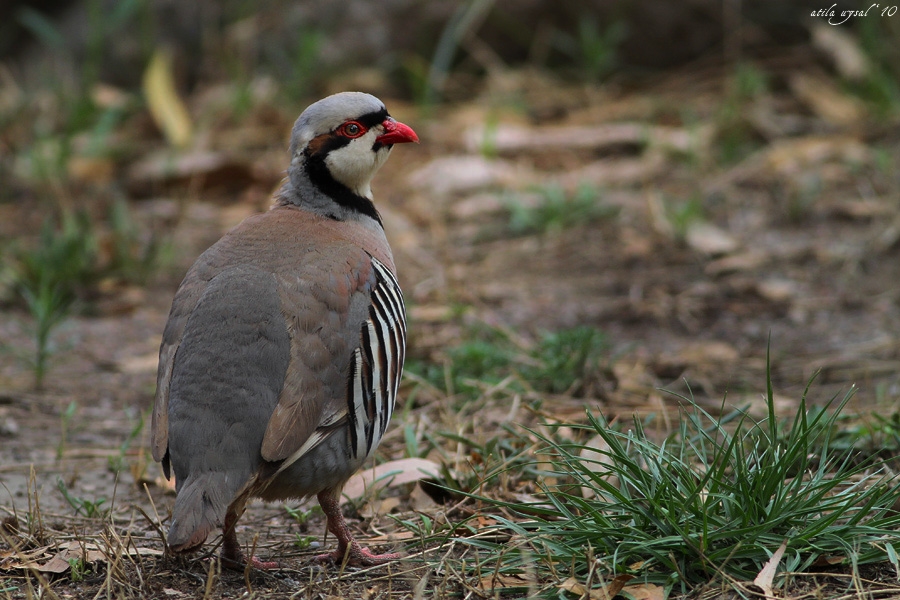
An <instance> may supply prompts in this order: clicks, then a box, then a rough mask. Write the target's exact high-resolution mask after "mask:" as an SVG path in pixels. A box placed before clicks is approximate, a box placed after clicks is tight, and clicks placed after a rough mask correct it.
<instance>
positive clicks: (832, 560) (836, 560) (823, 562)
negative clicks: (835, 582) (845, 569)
mask: <svg viewBox="0 0 900 600" xmlns="http://www.w3.org/2000/svg"><path fill="white" fill-rule="evenodd" d="M846 558H847V557H845V556H820V557H819V558H817V559H816V561H815V562H814V563H813V564H811V565H810V566H811V567H833V566H835V565H839V564H841V563H843V562H844V561H845V560H846Z"/></svg>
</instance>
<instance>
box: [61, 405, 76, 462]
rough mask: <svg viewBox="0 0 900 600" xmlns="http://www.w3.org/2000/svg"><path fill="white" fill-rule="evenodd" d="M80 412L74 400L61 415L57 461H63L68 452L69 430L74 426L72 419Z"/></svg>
mask: <svg viewBox="0 0 900 600" xmlns="http://www.w3.org/2000/svg"><path fill="white" fill-rule="evenodd" d="M77 410H78V403H77V402H75V401H74V400H72V401H71V402H69V405H68V406H67V407H66V410H64V411H63V412H62V414H60V415H59V441H58V442H57V443H56V460H61V459H62V457H63V454H65V452H66V445H67V444H68V442H69V428H70V427H71V426H72V418H73V417H74V416H75V411H77Z"/></svg>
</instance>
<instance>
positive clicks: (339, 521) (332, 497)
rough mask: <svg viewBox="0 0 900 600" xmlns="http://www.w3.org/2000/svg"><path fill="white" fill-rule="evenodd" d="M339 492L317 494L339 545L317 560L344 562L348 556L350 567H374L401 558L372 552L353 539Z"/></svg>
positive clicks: (329, 491) (395, 555)
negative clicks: (342, 509)
mask: <svg viewBox="0 0 900 600" xmlns="http://www.w3.org/2000/svg"><path fill="white" fill-rule="evenodd" d="M339 494H340V490H337V491H335V490H326V491H324V492H322V493H320V494H319V495H318V496H317V497H318V499H319V505H320V506H321V507H322V512H324V513H325V516H326V517H327V518H328V531H330V532H331V533H333V534H334V537H336V538H337V540H338V547H337V550H335V551H334V552H330V553H328V554H320V555H319V556H317V557H316V560H318V561H321V562H333V563H337V564H342V563H343V562H344V558H345V557H346V560H347V565H348V566H350V567H373V566H375V565H382V564H384V563H386V562H390V561H392V560H397V559H398V558H400V555H399V554H372V553H371V552H370V551H369V549H368V548H363V547H361V546H360V545H359V542H357V541H356V540H355V539H353V535H352V534H351V533H350V528H349V527H347V522H346V521H344V515H343V514H342V513H341V504H340V502H339V501H338V497H339Z"/></svg>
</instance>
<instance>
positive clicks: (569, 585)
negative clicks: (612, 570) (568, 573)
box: [559, 574, 634, 600]
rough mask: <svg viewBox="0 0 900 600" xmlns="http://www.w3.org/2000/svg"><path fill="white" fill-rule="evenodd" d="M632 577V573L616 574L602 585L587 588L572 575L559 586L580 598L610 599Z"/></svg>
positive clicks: (591, 599)
mask: <svg viewBox="0 0 900 600" xmlns="http://www.w3.org/2000/svg"><path fill="white" fill-rule="evenodd" d="M632 579H634V575H625V574H623V575H616V576H615V577H613V579H612V580H611V581H610V582H608V583H607V584H606V585H604V586H603V587H600V588H591V589H590V590H589V589H588V588H587V587H586V586H585V585H584V584H583V583H580V582H579V581H578V580H577V579H575V578H574V577H569V578H568V579H566V580H565V581H563V582H562V584H560V586H559V587H560V589H562V590H565V591H567V592H569V593H572V594H575V595H577V596H581V597H582V598H584V597H588V598H590V600H612V599H613V598H615V597H616V595H618V594H619V592H621V591H622V589H623V588H624V587H625V584H626V583H628V582H629V581H631V580H632Z"/></svg>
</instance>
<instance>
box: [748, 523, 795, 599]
mask: <svg viewBox="0 0 900 600" xmlns="http://www.w3.org/2000/svg"><path fill="white" fill-rule="evenodd" d="M787 544H788V541H787V538H785V539H784V541H782V542H781V545H780V546H778V550H776V551H775V553H774V554H773V555H772V558H770V559H769V560H768V561H767V562H766V564H765V565H764V566H763V568H762V570H760V572H759V574H758V575H757V576H756V579H754V580H753V583H754V585H757V586H759V588H760V589H761V590H762V591H763V594H765V596H766V600H775V590H774V589H772V583H773V582H774V581H775V573H776V572H777V571H778V565H779V564H781V557H782V556H784V551H785V550H787Z"/></svg>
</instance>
